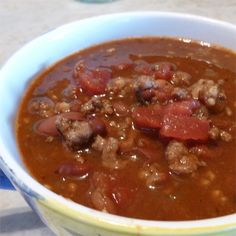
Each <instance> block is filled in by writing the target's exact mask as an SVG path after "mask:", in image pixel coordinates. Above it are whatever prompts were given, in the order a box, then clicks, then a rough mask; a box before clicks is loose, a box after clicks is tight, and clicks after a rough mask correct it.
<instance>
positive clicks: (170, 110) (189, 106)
mask: <svg viewBox="0 0 236 236" xmlns="http://www.w3.org/2000/svg"><path fill="white" fill-rule="evenodd" d="M199 107H200V103H199V101H197V100H195V99H191V100H187V101H181V102H174V103H171V104H168V105H167V106H166V107H165V114H172V115H182V116H184V115H186V116H190V115H192V114H193V111H194V110H196V109H197V108H199Z"/></svg>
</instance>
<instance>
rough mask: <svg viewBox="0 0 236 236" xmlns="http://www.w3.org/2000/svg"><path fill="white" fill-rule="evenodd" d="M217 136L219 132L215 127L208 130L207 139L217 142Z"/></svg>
mask: <svg viewBox="0 0 236 236" xmlns="http://www.w3.org/2000/svg"><path fill="white" fill-rule="evenodd" d="M219 136H220V130H219V129H218V128H217V127H216V126H213V127H211V129H210V130H209V137H210V138H211V139H213V140H217V139H218V138H219Z"/></svg>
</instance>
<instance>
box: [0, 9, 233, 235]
mask: <svg viewBox="0 0 236 236" xmlns="http://www.w3.org/2000/svg"><path fill="white" fill-rule="evenodd" d="M134 36H136V37H137V36H170V37H181V38H190V39H195V40H200V41H203V42H208V43H213V44H218V45H221V46H223V47H226V48H229V49H232V50H234V51H236V43H235V42H236V26H234V25H232V24H229V23H225V22H220V21H216V20H212V19H208V18H204V17H199V16H194V15H187V14H177V13H168V12H127V13H119V14H111V15H104V16H98V17H93V18H89V19H85V20H80V21H76V22H73V23H70V24H66V25H64V26H61V27H59V28H57V29H55V30H53V31H51V32H48V33H46V34H44V35H42V36H40V37H38V38H36V39H35V40H33V41H31V42H30V43H28V44H26V45H25V46H24V47H23V48H22V49H20V50H19V51H18V52H16V53H15V54H14V55H13V56H12V57H11V58H10V59H9V60H8V61H7V62H6V64H5V65H4V66H3V67H2V68H1V71H0V95H1V101H2V103H1V106H0V114H1V116H0V124H1V129H0V156H1V157H0V168H1V169H2V170H3V171H4V173H5V174H6V175H7V177H8V178H9V179H10V181H11V182H12V184H13V185H14V187H15V188H16V189H17V190H18V191H19V192H20V193H21V194H22V196H23V197H24V198H25V199H26V201H27V202H28V203H29V205H30V206H31V207H32V208H33V209H34V210H35V212H36V213H37V214H38V215H39V216H40V217H41V219H42V220H43V221H44V222H45V224H46V225H48V227H49V228H51V229H52V230H53V231H54V232H55V233H56V234H58V235H79V236H118V235H130V236H131V235H148V236H151V235H152V236H157V235H162V236H163V235H214V236H216V235H221V236H227V235H228V236H229V235H231V236H233V235H236V214H232V215H227V216H224V217H218V218H212V219H206V220H193V221H148V220H137V219H131V218H126V217H120V216H115V215H111V214H107V213H104V212H99V211H96V210H93V209H90V208H88V207H85V206H82V205H79V204H76V203H74V202H72V201H70V200H67V199H65V198H63V197H61V196H59V195H57V194H55V193H53V192H51V191H50V190H48V189H46V188H45V187H44V186H42V185H41V184H40V183H38V182H37V181H36V180H35V179H33V178H32V177H31V176H30V174H29V172H28V171H27V170H26V168H25V166H24V163H23V162H22V160H21V158H20V155H19V151H18V149H17V143H16V136H15V128H14V123H15V114H16V111H17V108H18V105H19V101H20V99H21V97H22V94H23V93H24V90H25V88H26V86H27V84H28V82H29V81H30V80H31V79H32V78H33V77H34V75H35V74H37V73H38V72H40V71H41V70H42V69H44V68H46V67H48V66H49V65H51V64H53V63H54V62H56V61H58V60H60V59H62V58H63V57H66V56H67V55H69V54H71V53H73V52H76V51H78V50H80V49H83V48H85V47H89V46H91V45H94V44H97V43H101V42H105V41H109V40H113V39H121V38H127V37H134Z"/></svg>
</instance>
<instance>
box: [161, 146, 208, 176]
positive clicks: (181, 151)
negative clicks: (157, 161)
mask: <svg viewBox="0 0 236 236" xmlns="http://www.w3.org/2000/svg"><path fill="white" fill-rule="evenodd" d="M165 157H166V159H167V161H168V164H169V168H170V170H171V171H172V172H174V173H175V174H191V173H193V172H194V171H196V170H197V168H198V167H199V166H201V165H204V163H203V162H200V161H199V160H198V158H197V156H195V155H194V154H192V153H190V152H189V150H188V148H187V147H186V146H185V145H184V144H183V143H181V142H177V141H171V142H170V143H169V144H168V146H167V148H166V151H165Z"/></svg>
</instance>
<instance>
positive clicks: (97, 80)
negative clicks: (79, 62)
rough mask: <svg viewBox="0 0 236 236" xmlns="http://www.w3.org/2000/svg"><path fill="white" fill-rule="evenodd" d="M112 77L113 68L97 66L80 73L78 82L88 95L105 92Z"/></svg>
mask: <svg viewBox="0 0 236 236" xmlns="http://www.w3.org/2000/svg"><path fill="white" fill-rule="evenodd" d="M111 78H112V73H111V70H109V69H106V68H97V69H96V70H92V71H90V70H88V69H87V70H85V71H83V72H82V73H80V74H79V75H78V83H79V85H80V87H81V88H82V89H83V91H84V92H85V93H86V94H88V95H98V94H103V93H104V92H105V89H106V85H107V83H108V81H109V80H110V79H111Z"/></svg>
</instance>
